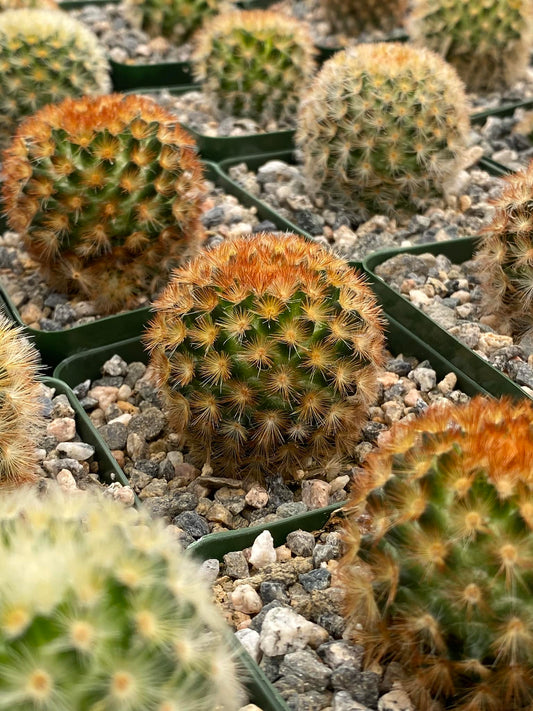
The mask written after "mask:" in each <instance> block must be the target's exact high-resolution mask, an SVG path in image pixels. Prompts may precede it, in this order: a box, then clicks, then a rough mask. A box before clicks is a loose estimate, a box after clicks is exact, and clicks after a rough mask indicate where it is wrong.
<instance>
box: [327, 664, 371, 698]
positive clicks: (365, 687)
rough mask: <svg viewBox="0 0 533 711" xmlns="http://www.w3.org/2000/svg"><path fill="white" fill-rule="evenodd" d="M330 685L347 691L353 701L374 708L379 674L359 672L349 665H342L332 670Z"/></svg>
mask: <svg viewBox="0 0 533 711" xmlns="http://www.w3.org/2000/svg"><path fill="white" fill-rule="evenodd" d="M331 685H332V687H333V688H334V689H339V690H345V691H348V693H349V694H350V696H352V698H353V699H355V701H359V703H361V704H365V706H370V707H371V708H375V707H376V706H377V703H378V698H379V674H376V673H375V672H369V671H359V670H358V669H356V668H354V667H353V666H352V665H351V664H342V665H341V666H340V667H337V668H336V669H334V670H333V673H332V675H331Z"/></svg>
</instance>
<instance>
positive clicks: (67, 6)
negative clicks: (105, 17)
mask: <svg viewBox="0 0 533 711" xmlns="http://www.w3.org/2000/svg"><path fill="white" fill-rule="evenodd" d="M120 2H122V0H60V2H59V3H58V5H59V9H60V10H79V9H80V8H82V7H85V6H86V5H118V4H119V3H120Z"/></svg>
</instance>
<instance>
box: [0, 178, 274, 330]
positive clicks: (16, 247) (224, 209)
mask: <svg viewBox="0 0 533 711" xmlns="http://www.w3.org/2000/svg"><path fill="white" fill-rule="evenodd" d="M207 184H208V197H207V198H206V200H205V201H204V206H203V207H204V214H203V216H202V222H203V224H204V227H205V230H206V238H207V239H206V243H205V244H206V246H208V245H213V244H216V243H217V242H220V241H222V240H223V239H225V238H226V237H237V236H241V235H245V234H248V233H250V232H261V231H263V230H267V231H274V232H275V231H276V227H275V225H273V224H272V223H271V222H260V221H259V219H258V218H257V215H256V210H255V208H254V207H252V208H246V207H244V206H243V205H241V204H240V203H239V201H238V200H237V198H236V197H234V196H233V195H228V194H227V193H225V192H224V191H223V190H222V189H220V188H217V187H215V186H214V185H213V183H210V182H209V181H207ZM0 282H1V284H2V286H3V287H4V289H5V290H6V292H7V293H8V295H9V296H10V297H11V300H12V301H13V303H14V305H15V306H16V308H17V309H18V310H19V313H20V317H21V319H22V321H23V322H24V323H25V324H27V325H28V326H30V327H31V328H35V329H37V330H42V331H59V330H62V329H65V328H71V327H73V326H81V325H83V324H86V323H91V322H92V321H95V320H96V319H97V318H99V317H100V318H101V317H102V316H104V315H107V314H101V313H98V312H97V310H96V308H95V305H94V303H93V302H91V301H88V300H85V299H83V298H82V297H75V296H67V295H65V294H60V293H57V292H55V291H54V290H53V289H51V288H50V287H49V286H48V284H47V283H46V281H45V280H44V279H43V277H42V276H41V274H40V273H39V270H38V264H37V262H35V261H34V260H33V259H31V257H30V256H29V255H28V253H27V252H26V250H25V249H24V246H23V244H22V241H21V239H20V237H19V236H18V234H16V233H15V232H9V231H8V232H5V233H4V234H3V235H0ZM154 296H155V295H154V294H146V295H143V296H139V298H138V301H137V304H136V305H135V307H134V306H132V309H133V308H140V307H142V306H148V305H149V304H150V301H151V300H152V298H153V297H154Z"/></svg>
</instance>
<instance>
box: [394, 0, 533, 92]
mask: <svg viewBox="0 0 533 711" xmlns="http://www.w3.org/2000/svg"><path fill="white" fill-rule="evenodd" d="M408 31H409V35H410V37H411V39H412V40H413V41H415V42H416V43H417V44H420V45H423V46H425V47H429V49H432V50H433V51H435V52H437V53H438V54H440V55H442V56H443V57H444V59H446V61H447V62H450V64H452V65H453V66H454V67H455V68H456V70H457V72H458V73H459V76H460V77H461V79H462V80H463V81H464V82H465V84H466V85H467V87H468V89H469V90H470V91H487V90H494V89H501V88H502V87H504V86H510V85H511V84H512V83H513V82H514V81H516V80H517V79H519V78H520V77H521V76H522V75H523V74H524V72H525V70H526V67H527V65H528V62H529V54H530V50H531V43H532V40H533V3H531V0H468V2H465V0H414V1H413V9H412V14H411V16H410V21H409V26H408Z"/></svg>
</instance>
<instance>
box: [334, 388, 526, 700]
mask: <svg viewBox="0 0 533 711" xmlns="http://www.w3.org/2000/svg"><path fill="white" fill-rule="evenodd" d="M346 510H347V513H348V518H347V521H346V524H345V540H346V543H347V546H348V552H347V555H346V557H345V559H344V561H343V563H342V575H343V578H344V585H345V589H346V595H347V603H346V609H347V613H348V615H349V617H350V619H351V620H352V621H353V622H354V623H355V622H359V623H360V624H361V625H362V627H363V632H362V634H361V635H358V633H357V632H355V628H354V635H356V636H357V637H358V638H359V639H360V641H361V642H362V643H363V644H364V645H365V646H366V652H367V655H368V660H370V659H374V660H379V659H395V660H397V661H399V662H400V663H401V664H402V665H403V666H404V668H405V671H406V681H405V682H402V683H403V684H405V686H406V689H407V691H408V692H409V694H410V696H411V699H412V701H413V703H414V704H415V705H416V708H417V709H419V711H429V710H430V709H435V708H437V706H436V704H437V703H438V702H442V704H444V707H445V708H450V709H451V708H453V709H456V710H457V711H486V710H487V709H491V711H519V710H525V709H529V708H531V703H532V702H533V680H532V677H531V669H532V668H533V575H532V570H533V405H532V403H530V402H526V401H521V402H520V403H518V404H513V403H512V402H511V401H510V400H503V401H494V400H487V399H483V398H481V397H478V398H476V399H474V400H472V401H471V402H470V403H468V404H466V405H464V406H457V407H433V408H430V409H429V410H427V411H426V412H425V413H424V414H423V415H422V416H420V417H419V418H418V419H416V420H413V421H411V422H408V423H401V424H397V425H394V426H393V428H392V429H391V432H390V439H389V440H388V441H387V442H386V444H385V445H383V446H382V447H380V449H379V450H377V451H376V452H374V453H372V454H370V455H369V457H368V458H367V460H366V461H365V465H364V470H363V472H362V473H361V475H360V476H359V477H356V479H355V482H354V488H353V492H352V497H351V500H350V501H349V504H348V506H347V509H346ZM439 708H441V706H439Z"/></svg>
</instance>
